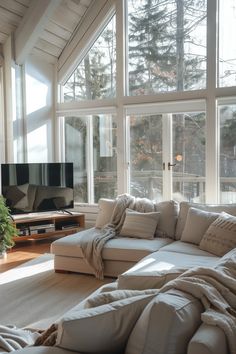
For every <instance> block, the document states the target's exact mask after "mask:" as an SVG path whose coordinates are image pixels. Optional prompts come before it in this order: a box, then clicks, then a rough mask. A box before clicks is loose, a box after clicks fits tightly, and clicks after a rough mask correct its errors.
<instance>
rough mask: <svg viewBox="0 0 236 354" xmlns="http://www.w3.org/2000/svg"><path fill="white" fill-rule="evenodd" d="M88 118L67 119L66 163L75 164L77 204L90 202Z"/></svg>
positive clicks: (75, 198) (75, 197) (75, 196)
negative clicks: (88, 190)
mask: <svg viewBox="0 0 236 354" xmlns="http://www.w3.org/2000/svg"><path fill="white" fill-rule="evenodd" d="M86 126H87V125H86V117H66V118H65V161H66V162H73V163H74V200H75V203H81V202H84V203H86V202H88V193H87V168H86V145H87V130H86Z"/></svg>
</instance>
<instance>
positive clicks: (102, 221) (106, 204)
mask: <svg viewBox="0 0 236 354" xmlns="http://www.w3.org/2000/svg"><path fill="white" fill-rule="evenodd" d="M115 205H116V200H113V199H105V198H100V199H99V201H98V215H97V218H96V224H95V227H97V228H98V229H102V228H103V227H104V226H105V225H107V224H109V222H110V220H111V217H112V213H113V210H114V208H115Z"/></svg>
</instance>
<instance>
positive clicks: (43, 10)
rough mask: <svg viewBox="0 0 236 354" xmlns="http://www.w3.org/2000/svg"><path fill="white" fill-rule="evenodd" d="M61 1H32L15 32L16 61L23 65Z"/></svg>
mask: <svg viewBox="0 0 236 354" xmlns="http://www.w3.org/2000/svg"><path fill="white" fill-rule="evenodd" d="M60 3H61V0H57V1H51V0H40V1H38V0H32V1H31V3H30V7H29V9H28V10H27V12H26V14H25V16H24V17H23V20H22V22H21V23H20V25H19V27H18V28H17V30H16V32H15V61H16V63H17V64H23V63H24V61H25V60H26V58H27V56H28V55H29V54H30V52H31V51H32V49H33V47H34V46H35V44H36V42H37V40H38V38H39V37H40V35H41V33H42V31H43V30H44V27H45V24H46V22H47V21H48V18H49V17H50V16H51V15H52V14H53V12H54V11H55V9H56V8H57V7H58V6H59V5H60Z"/></svg>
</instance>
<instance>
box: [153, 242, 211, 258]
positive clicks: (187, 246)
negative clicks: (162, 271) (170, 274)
mask: <svg viewBox="0 0 236 354" xmlns="http://www.w3.org/2000/svg"><path fill="white" fill-rule="evenodd" d="M159 251H160V252H176V253H186V254H189V255H192V256H207V257H214V255H213V254H212V253H209V252H207V251H203V250H201V249H200V248H199V246H197V245H194V244H193V243H188V242H183V241H175V242H172V243H170V244H169V245H166V246H164V247H162V248H160V250H159Z"/></svg>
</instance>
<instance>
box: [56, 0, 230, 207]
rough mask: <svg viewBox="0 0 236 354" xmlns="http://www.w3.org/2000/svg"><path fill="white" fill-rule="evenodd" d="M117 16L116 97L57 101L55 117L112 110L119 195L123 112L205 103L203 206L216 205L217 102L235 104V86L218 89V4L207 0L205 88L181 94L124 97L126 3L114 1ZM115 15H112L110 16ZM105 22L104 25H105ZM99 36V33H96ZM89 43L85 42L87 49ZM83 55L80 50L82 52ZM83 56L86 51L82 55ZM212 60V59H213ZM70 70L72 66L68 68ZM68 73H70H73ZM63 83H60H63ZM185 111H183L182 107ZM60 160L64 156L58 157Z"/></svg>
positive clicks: (124, 172) (123, 187) (123, 180)
mask: <svg viewBox="0 0 236 354" xmlns="http://www.w3.org/2000/svg"><path fill="white" fill-rule="evenodd" d="M113 5H114V6H115V15H116V52H117V53H118V55H117V62H116V70H117V73H118V74H117V81H116V97H115V98H114V99H104V100H94V101H80V102H66V103H65V102H64V103H63V102H59V103H58V105H57V112H56V115H57V117H60V116H64V115H65V114H68V112H70V114H71V113H72V112H73V114H81V112H83V111H84V112H87V114H93V112H95V111H96V113H98V112H99V111H100V112H102V113H105V112H106V111H109V110H113V112H115V114H116V117H117V140H118V146H117V149H118V156H117V179H118V181H117V182H118V194H122V193H125V192H128V191H129V161H128V156H129V143H128V129H127V120H126V113H127V111H129V110H132V109H134V108H135V107H137V108H138V109H140V110H141V109H142V107H144V106H145V109H146V108H148V109H151V110H152V109H155V107H156V105H159V107H161V106H162V107H163V110H164V109H165V107H166V106H167V110H168V111H170V109H169V106H170V105H172V106H173V107H174V106H175V105H176V104H177V102H178V104H180V105H181V104H189V105H191V102H193V101H194V102H196V101H198V100H199V101H204V102H205V111H206V203H216V204H217V203H219V187H220V185H219V122H218V114H217V102H218V100H224V99H225V100H227V99H228V98H230V97H231V98H232V99H233V100H235V101H233V103H235V102H236V99H235V96H236V86H234V87H217V55H218V47H217V46H218V33H217V18H218V1H215V0H208V1H207V77H206V80H207V82H206V89H202V90H195V91H183V92H167V93H160V94H155V95H146V96H127V75H126V73H127V44H126V43H127V42H126V39H127V31H126V26H127V17H126V1H125V0H113ZM113 15H114V13H113V12H112V16H113ZM109 16H111V11H110V12H109V11H108V12H107V17H106V21H107V22H108V21H109ZM107 22H106V23H107ZM97 35H99V33H97ZM89 44H90V45H91V44H92V43H87V48H88V46H89ZM81 53H82V51H81ZM83 53H85V51H84V52H83ZM212 58H215V60H212ZM71 68H72V70H73V66H72V67H71ZM72 70H71V72H72ZM62 83H63V82H62ZM184 111H186V109H185V107H184ZM61 158H63V154H61Z"/></svg>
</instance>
